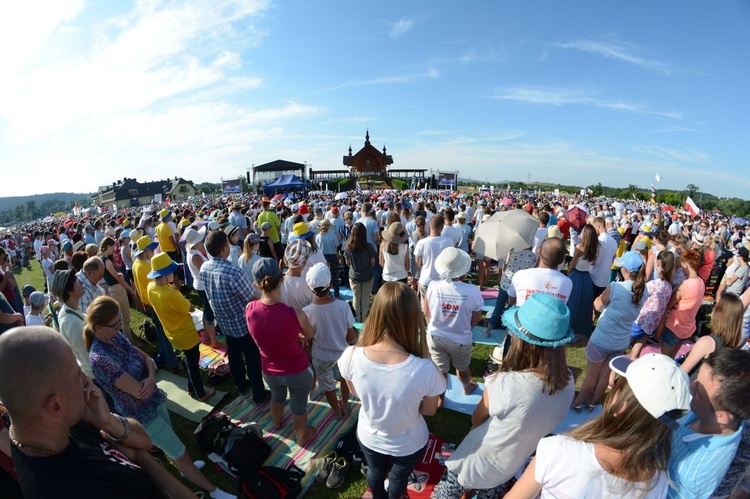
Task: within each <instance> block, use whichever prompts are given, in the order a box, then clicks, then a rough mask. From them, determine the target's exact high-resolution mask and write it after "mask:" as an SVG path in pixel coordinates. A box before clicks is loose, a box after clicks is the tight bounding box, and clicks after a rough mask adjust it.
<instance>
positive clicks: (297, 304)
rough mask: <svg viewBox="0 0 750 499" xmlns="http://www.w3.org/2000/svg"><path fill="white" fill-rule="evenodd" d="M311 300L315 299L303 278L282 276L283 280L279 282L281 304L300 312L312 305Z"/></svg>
mask: <svg viewBox="0 0 750 499" xmlns="http://www.w3.org/2000/svg"><path fill="white" fill-rule="evenodd" d="M313 298H315V295H314V294H313V292H312V291H310V288H309V287H308V286H307V282H306V281H305V278H304V277H302V276H300V277H292V276H289V275H285V276H284V280H283V281H281V301H282V302H283V303H285V304H287V305H289V306H290V307H292V308H294V309H297V310H302V309H303V308H305V307H306V306H308V305H309V304H311V303H312V301H313Z"/></svg>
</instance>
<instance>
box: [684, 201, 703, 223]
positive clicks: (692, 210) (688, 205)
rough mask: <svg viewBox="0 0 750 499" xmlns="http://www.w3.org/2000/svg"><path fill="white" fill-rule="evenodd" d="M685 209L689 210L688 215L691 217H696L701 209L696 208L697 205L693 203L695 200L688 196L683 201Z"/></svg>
mask: <svg viewBox="0 0 750 499" xmlns="http://www.w3.org/2000/svg"><path fill="white" fill-rule="evenodd" d="M685 209H686V210H687V211H689V212H690V216H691V217H693V218H695V217H697V216H698V213H700V212H701V209H700V208H698V205H697V204H695V201H693V198H691V197H690V196H688V198H687V200H686V201H685Z"/></svg>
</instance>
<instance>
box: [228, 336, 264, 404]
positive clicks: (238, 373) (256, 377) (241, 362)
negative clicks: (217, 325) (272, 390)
mask: <svg viewBox="0 0 750 499" xmlns="http://www.w3.org/2000/svg"><path fill="white" fill-rule="evenodd" d="M225 339H226V340H227V356H228V357H229V372H230V373H231V374H232V379H233V380H234V384H235V385H237V390H239V392H240V393H241V394H244V393H245V392H247V379H245V367H246V366H247V377H248V378H249V379H250V388H252V390H253V401H254V402H262V401H263V400H265V398H266V387H265V385H263V375H262V374H261V372H260V350H258V345H256V344H255V341H254V340H253V337H252V336H250V335H249V334H246V335H245V336H242V337H241V338H235V337H232V336H229V335H226V336H225Z"/></svg>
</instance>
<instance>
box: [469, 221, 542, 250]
mask: <svg viewBox="0 0 750 499" xmlns="http://www.w3.org/2000/svg"><path fill="white" fill-rule="evenodd" d="M537 228H539V222H538V221H537V220H536V219H535V218H534V217H532V216H531V215H529V214H528V213H526V212H525V211H524V210H510V211H503V212H498V213H495V214H494V215H492V216H491V217H490V218H488V219H487V221H485V222H482V224H481V225H480V226H479V228H478V229H477V233H476V237H475V239H474V251H476V252H477V253H482V254H484V255H485V256H488V257H490V258H492V259H494V260H501V259H503V258H505V257H506V256H507V255H508V252H509V251H510V250H515V251H519V250H522V249H526V248H528V247H529V246H531V243H532V241H533V240H534V235H535V234H536V230H537Z"/></svg>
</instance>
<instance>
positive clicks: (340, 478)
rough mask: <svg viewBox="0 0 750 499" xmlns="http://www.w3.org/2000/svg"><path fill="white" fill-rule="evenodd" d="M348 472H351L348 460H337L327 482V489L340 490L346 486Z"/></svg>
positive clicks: (341, 458)
mask: <svg viewBox="0 0 750 499" xmlns="http://www.w3.org/2000/svg"><path fill="white" fill-rule="evenodd" d="M347 471H349V463H347V462H346V459H344V458H343V457H340V458H338V459H336V461H334V462H333V467H332V468H331V472H330V473H329V475H328V479H327V480H326V487H328V488H329V489H338V488H339V487H341V486H342V485H344V479H345V478H346V472H347Z"/></svg>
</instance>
